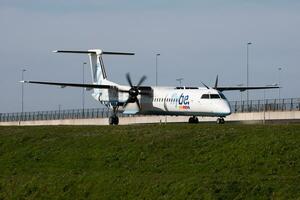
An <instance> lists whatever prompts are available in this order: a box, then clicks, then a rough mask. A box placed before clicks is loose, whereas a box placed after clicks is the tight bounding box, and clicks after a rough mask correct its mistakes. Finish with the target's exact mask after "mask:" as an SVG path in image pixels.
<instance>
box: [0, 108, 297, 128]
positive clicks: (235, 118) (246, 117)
mask: <svg viewBox="0 0 300 200" xmlns="http://www.w3.org/2000/svg"><path fill="white" fill-rule="evenodd" d="M198 118H199V121H200V122H213V121H216V119H217V118H216V117H198ZM188 119H189V117H187V116H178V117H176V116H138V117H136V116H132V117H121V118H120V125H127V124H143V123H144V124H146V123H169V122H187V121H188ZM264 119H265V121H267V122H270V121H276V120H277V121H278V120H281V121H282V120H284V121H297V120H299V121H300V111H283V112H282V111H278V112H265V113H264V112H251V113H233V114H231V115H230V116H228V117H226V121H228V122H243V123H263V121H264ZM42 125H108V118H94V119H64V120H37V121H15V122H0V126H42Z"/></svg>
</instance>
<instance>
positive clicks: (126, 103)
mask: <svg viewBox="0 0 300 200" xmlns="http://www.w3.org/2000/svg"><path fill="white" fill-rule="evenodd" d="M128 103H129V99H128V100H127V101H126V102H125V104H124V105H123V107H124V108H126V106H127V105H128Z"/></svg>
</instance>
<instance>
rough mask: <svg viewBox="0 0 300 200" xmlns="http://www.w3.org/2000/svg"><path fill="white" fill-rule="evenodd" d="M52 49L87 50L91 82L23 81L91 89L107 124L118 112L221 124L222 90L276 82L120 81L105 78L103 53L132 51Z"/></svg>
mask: <svg viewBox="0 0 300 200" xmlns="http://www.w3.org/2000/svg"><path fill="white" fill-rule="evenodd" d="M54 52H55V53H79V54H87V55H89V59H90V67H91V73H92V83H91V84H78V83H63V82H62V83H59V82H42V81H24V80H22V81H21V82H23V83H34V84H45V85H57V86H60V87H62V88H64V87H82V88H86V89H87V90H90V89H93V93H92V96H93V97H94V98H95V99H96V100H97V101H99V102H100V103H101V104H104V105H105V106H107V107H108V108H110V109H112V111H113V112H112V115H111V116H110V117H109V124H110V125H117V124H119V118H118V113H124V114H132V115H134V114H142V115H173V116H179V115H181V116H182V115H183V116H190V118H189V121H188V122H189V123H198V122H199V120H198V118H197V117H198V116H210V117H218V119H217V123H219V124H223V123H224V122H225V121H224V118H225V117H226V116H228V115H230V114H231V111H230V105H229V103H228V100H227V99H226V97H225V96H224V94H223V93H222V92H223V91H230V90H240V91H245V90H252V89H274V88H279V87H277V86H263V87H235V86H234V87H221V86H218V76H217V78H216V82H215V85H214V87H208V86H207V85H205V84H204V83H202V84H203V85H204V87H162V86H144V85H143V83H144V81H145V80H146V76H142V78H141V79H140V80H139V81H138V83H137V84H133V82H132V80H131V77H130V74H129V73H127V74H126V79H127V82H128V84H129V86H127V85H120V84H117V83H114V82H112V81H109V80H108V79H107V75H106V71H105V67H104V62H103V58H102V56H103V55H134V53H123V52H108V51H102V50H100V49H91V50H87V51H65V50H56V51H54Z"/></svg>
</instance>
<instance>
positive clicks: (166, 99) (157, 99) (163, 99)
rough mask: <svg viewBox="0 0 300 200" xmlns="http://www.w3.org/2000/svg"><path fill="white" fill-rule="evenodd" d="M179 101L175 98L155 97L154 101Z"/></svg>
mask: <svg viewBox="0 0 300 200" xmlns="http://www.w3.org/2000/svg"><path fill="white" fill-rule="evenodd" d="M164 101H165V102H178V99H175V98H154V102H164Z"/></svg>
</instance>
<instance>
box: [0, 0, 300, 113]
mask: <svg viewBox="0 0 300 200" xmlns="http://www.w3.org/2000/svg"><path fill="white" fill-rule="evenodd" d="M299 10H300V2H299V1H296V0H286V1H280V0H272V1H271V0H263V1H261V0H260V1H259V0H253V1H246V0H226V1H225V0H202V1H201V0H188V1H179V0H172V1H169V0H152V1H141V0H122V1H118V0H73V1H62V0H43V1H38V0H26V1H24V0H1V1H0V92H1V98H0V113H6V112H19V111H20V110H21V84H20V83H19V82H18V81H20V80H21V71H22V69H26V70H27V71H26V72H25V73H24V76H25V79H26V80H40V81H59V82H75V83H81V82H82V70H83V64H82V63H83V62H88V57H87V56H86V55H71V54H55V53H52V51H53V50H56V49H65V50H87V49H95V48H100V49H103V50H104V51H125V52H126V51H129V52H135V53H136V55H135V56H104V58H103V59H104V63H105V66H106V71H107V74H108V78H109V80H111V81H114V82H117V83H120V84H127V83H126V79H125V74H126V73H127V72H130V74H131V76H132V79H133V80H134V81H136V82H137V81H138V79H139V78H140V77H142V76H143V75H146V76H147V77H148V78H147V81H146V82H145V85H154V84H155V55H156V54H157V53H160V54H161V55H160V56H159V57H158V69H159V70H158V71H159V76H158V83H159V85H165V86H177V85H178V84H179V83H178V82H177V81H176V79H177V78H184V80H183V82H182V83H183V85H186V86H201V82H204V83H205V84H207V85H211V86H213V84H214V81H215V78H216V76H217V75H219V84H220V85H223V86H236V85H238V84H244V85H245V84H246V66H247V43H248V42H252V45H250V46H249V69H250V70H249V77H250V78H249V79H250V85H255V86H256V85H261V86H264V85H268V84H274V83H279V82H280V83H281V86H282V89H281V97H284V98H298V97H300V91H299V84H300V79H299V78H298V77H299V73H300V68H299V64H300V12H299ZM279 67H281V68H282V70H281V71H279V70H278V68H279ZM84 71H85V79H86V82H87V83H88V82H90V81H91V75H90V69H89V67H88V66H85V69H84ZM225 95H226V96H227V97H228V99H229V100H240V93H239V92H226V93H225ZM245 96H246V95H245V94H242V98H243V99H244V98H245ZM266 97H267V98H278V97H279V92H278V90H273V91H267V92H266ZM250 98H251V99H262V98H263V91H252V92H250ZM85 100H86V101H85V102H86V107H88V108H97V107H100V104H99V103H98V102H97V101H95V100H94V99H93V98H92V97H91V96H90V92H88V91H87V92H86V96H85ZM59 105H60V107H61V108H62V109H73V108H74V109H76V108H81V107H82V90H81V89H79V88H64V89H61V88H59V87H54V86H41V85H27V84H26V85H25V86H24V111H40V110H54V109H58V107H59Z"/></svg>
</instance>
